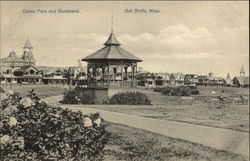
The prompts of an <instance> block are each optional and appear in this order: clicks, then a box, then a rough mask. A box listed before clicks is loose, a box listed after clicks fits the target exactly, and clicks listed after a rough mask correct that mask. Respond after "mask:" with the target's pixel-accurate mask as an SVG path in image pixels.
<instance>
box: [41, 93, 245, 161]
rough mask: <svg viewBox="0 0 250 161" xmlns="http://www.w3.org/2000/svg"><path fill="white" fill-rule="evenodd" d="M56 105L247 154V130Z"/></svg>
mask: <svg viewBox="0 0 250 161" xmlns="http://www.w3.org/2000/svg"><path fill="white" fill-rule="evenodd" d="M61 99H62V96H54V97H49V98H47V99H46V101H47V102H48V103H50V104H57V102H58V101H59V100H61ZM60 106H61V107H67V108H69V109H71V110H77V111H78V110H80V111H82V112H83V113H95V112H99V113H100V114H101V116H102V117H103V118H104V119H105V120H107V121H109V122H114V123H119V124H123V125H128V126H131V127H135V128H139V129H144V130H148V131H151V132H154V133H158V134H162V135H165V136H169V137H173V138H179V139H184V140H188V141H191V142H194V143H199V144H203V145H206V146H210V147H213V148H216V149H220V150H225V151H230V152H233V153H238V154H242V155H245V156H249V133H247V132H239V131H234V130H229V129H222V128H214V127H208V126H201V125H194V124H187V123H182V122H175V121H167V120H159V119H153V118H146V117H141V116H136V115H128V114H122V113H118V112H111V111H105V110H99V109H93V108H86V107H84V105H60Z"/></svg>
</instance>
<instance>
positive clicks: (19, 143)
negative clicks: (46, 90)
mask: <svg viewBox="0 0 250 161" xmlns="http://www.w3.org/2000/svg"><path fill="white" fill-rule="evenodd" d="M0 96H1V101H0V107H1V109H0V110H1V131H0V138H1V160H47V161H52V160H102V157H103V148H104V146H105V145H106V143H107V139H108V133H107V132H106V130H105V126H104V125H103V123H102V122H103V120H102V118H101V117H100V115H99V114H98V113H96V114H91V115H84V114H82V113H81V112H73V111H71V110H68V109H62V108H60V107H52V106H49V105H47V104H46V103H45V102H44V101H43V100H42V99H40V98H39V97H38V96H37V95H36V94H35V93H34V92H33V91H31V92H30V94H29V97H27V98H21V97H20V96H19V95H18V94H17V93H13V92H11V91H8V92H4V93H1V95H0Z"/></svg>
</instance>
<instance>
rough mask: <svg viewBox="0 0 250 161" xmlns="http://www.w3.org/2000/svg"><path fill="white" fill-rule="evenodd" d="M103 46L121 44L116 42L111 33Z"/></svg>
mask: <svg viewBox="0 0 250 161" xmlns="http://www.w3.org/2000/svg"><path fill="white" fill-rule="evenodd" d="M104 45H106V46H107V45H117V46H120V45H121V44H120V43H119V42H118V41H117V39H116V38H115V35H114V33H113V32H111V34H110V36H109V38H108V40H107V41H106V42H105V43H104Z"/></svg>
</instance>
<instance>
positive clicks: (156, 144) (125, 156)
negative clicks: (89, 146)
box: [104, 123, 247, 161]
mask: <svg viewBox="0 0 250 161" xmlns="http://www.w3.org/2000/svg"><path fill="white" fill-rule="evenodd" d="M107 131H109V132H110V133H111V136H110V141H109V142H108V145H107V146H106V147H105V152H104V154H105V157H104V160H106V161H110V160H137V161H146V160H148V161H154V160H161V161H176V160H178V161H184V160H185V161H212V160H213V161H243V160H247V158H246V157H244V156H241V155H237V154H233V153H230V152H225V151H220V150H216V149H213V148H209V147H205V146H203V145H200V144H195V143H191V142H187V141H184V140H180V139H174V138H170V137H166V136H162V135H159V134H155V133H152V132H148V131H145V130H140V129H136V128H131V127H128V126H124V125H119V124H113V123H108V126H107Z"/></svg>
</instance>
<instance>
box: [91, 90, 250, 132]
mask: <svg viewBox="0 0 250 161" xmlns="http://www.w3.org/2000/svg"><path fill="white" fill-rule="evenodd" d="M222 89H223V90H224V95H225V96H232V95H233V96H235V95H239V94H241V95H244V96H247V97H248V96H249V93H248V92H249V91H248V90H249V89H242V88H231V87H220V88H218V87H198V90H199V91H200V95H197V96H194V97H195V100H194V103H193V104H192V105H190V104H189V102H188V101H187V102H183V104H181V105H179V104H178V97H175V96H165V95H162V94H161V93H157V92H153V90H152V89H145V88H139V91H140V92H142V93H145V94H146V95H147V96H148V97H149V98H150V99H151V101H152V104H153V105H152V106H146V105H140V106H131V105H130V106H127V105H91V106H87V107H91V108H98V109H103V110H109V111H115V112H121V113H127V114H133V115H140V116H144V117H152V118H158V119H165V120H173V121H180V122H186V123H191V124H199V125H206V126H213V127H221V128H228V129H233V130H239V131H246V132H249V105H235V104H233V105H230V106H229V107H223V108H218V107H217V105H215V104H211V105H209V104H207V103H204V102H203V101H202V98H204V97H209V96H212V95H213V94H211V91H216V92H217V93H220V91H221V90H222ZM127 90H129V89H127Z"/></svg>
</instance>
